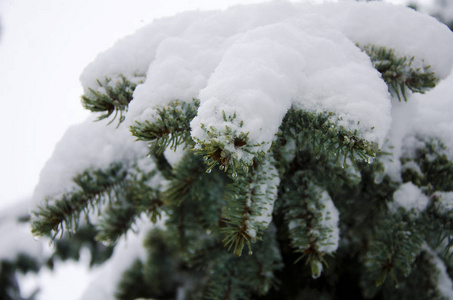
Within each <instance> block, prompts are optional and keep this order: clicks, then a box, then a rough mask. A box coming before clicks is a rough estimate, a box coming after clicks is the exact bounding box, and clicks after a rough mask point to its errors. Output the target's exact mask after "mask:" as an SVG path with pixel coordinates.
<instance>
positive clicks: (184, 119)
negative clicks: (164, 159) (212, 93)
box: [131, 99, 200, 154]
mask: <svg viewBox="0 0 453 300" xmlns="http://www.w3.org/2000/svg"><path fill="white" fill-rule="evenodd" d="M199 106H200V101H199V100H198V99H192V102H183V101H178V100H175V101H173V102H171V103H170V104H169V105H168V106H166V107H158V108H156V115H155V117H154V120H153V121H151V122H150V121H148V120H146V121H145V122H138V121H136V122H135V125H132V126H131V132H132V135H134V136H135V137H137V140H140V141H147V142H151V143H150V148H151V152H155V153H158V154H159V153H163V152H164V151H165V149H167V148H170V149H172V150H176V148H177V147H178V146H180V145H184V147H187V146H189V145H192V144H193V141H192V138H191V136H190V130H191V128H190V121H192V119H193V118H194V117H195V116H196V115H197V110H198V107H199Z"/></svg>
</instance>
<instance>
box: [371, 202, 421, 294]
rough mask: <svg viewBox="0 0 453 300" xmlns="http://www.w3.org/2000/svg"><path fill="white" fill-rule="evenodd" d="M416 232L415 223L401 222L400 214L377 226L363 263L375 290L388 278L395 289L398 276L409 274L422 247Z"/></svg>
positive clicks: (410, 221) (408, 220) (402, 220)
mask: <svg viewBox="0 0 453 300" xmlns="http://www.w3.org/2000/svg"><path fill="white" fill-rule="evenodd" d="M402 211H403V209H400V210H399V212H402ZM416 228H417V226H416V224H415V221H414V220H413V219H412V218H403V215H402V214H393V215H388V216H386V217H385V218H383V219H381V220H380V222H379V223H378V224H376V229H375V233H374V239H372V240H371V241H370V246H369V251H368V253H367V255H366V260H365V267H366V268H367V270H368V272H369V274H370V276H371V277H372V278H374V279H375V284H376V286H380V285H382V284H383V283H384V281H385V280H386V279H387V278H388V277H390V278H391V279H392V280H393V281H394V282H395V283H396V285H398V272H401V273H403V275H404V276H405V277H407V276H408V275H409V274H410V273H411V271H412V265H413V263H414V261H415V258H416V257H417V255H419V254H420V251H421V250H422V246H423V244H424V240H423V237H422V235H421V234H420V232H419V231H418V230H417V229H416Z"/></svg>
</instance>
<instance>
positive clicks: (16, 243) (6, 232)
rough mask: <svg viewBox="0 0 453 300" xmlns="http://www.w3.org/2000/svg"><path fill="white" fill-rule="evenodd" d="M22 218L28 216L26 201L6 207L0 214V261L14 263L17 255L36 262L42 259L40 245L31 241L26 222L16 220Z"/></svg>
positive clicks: (31, 237)
mask: <svg viewBox="0 0 453 300" xmlns="http://www.w3.org/2000/svg"><path fill="white" fill-rule="evenodd" d="M24 216H25V217H27V216H28V201H23V202H19V203H17V204H15V205H12V206H11V207H6V208H5V210H4V211H2V212H0V236H1V246H0V261H2V260H7V261H15V260H16V258H17V256H18V255H19V254H26V255H28V256H30V257H33V258H36V259H38V260H40V258H41V257H42V246H43V245H42V243H40V242H37V241H35V240H34V239H33V236H32V235H31V234H30V225H29V224H28V223H27V222H23V223H21V222H19V220H18V219H19V218H21V217H24Z"/></svg>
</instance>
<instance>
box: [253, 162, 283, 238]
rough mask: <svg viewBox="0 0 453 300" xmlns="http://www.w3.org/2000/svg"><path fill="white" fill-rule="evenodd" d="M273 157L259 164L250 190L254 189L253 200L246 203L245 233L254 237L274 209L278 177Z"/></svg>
mask: <svg viewBox="0 0 453 300" xmlns="http://www.w3.org/2000/svg"><path fill="white" fill-rule="evenodd" d="M274 163H275V161H274V159H273V158H269V157H268V158H267V159H265V160H264V161H263V163H262V164H261V165H260V169H259V174H257V176H258V181H257V182H256V183H255V184H253V185H252V187H251V190H253V191H254V196H255V197H254V199H253V200H254V202H253V203H248V205H251V208H250V211H252V212H253V213H252V214H250V216H249V218H248V220H247V221H246V225H247V234H248V235H249V236H250V237H251V238H252V240H255V239H256V234H257V231H258V228H262V229H266V228H267V227H269V224H270V223H271V221H272V213H273V211H274V202H275V200H277V193H278V185H279V184H280V177H279V176H278V172H277V169H276V168H275V166H274Z"/></svg>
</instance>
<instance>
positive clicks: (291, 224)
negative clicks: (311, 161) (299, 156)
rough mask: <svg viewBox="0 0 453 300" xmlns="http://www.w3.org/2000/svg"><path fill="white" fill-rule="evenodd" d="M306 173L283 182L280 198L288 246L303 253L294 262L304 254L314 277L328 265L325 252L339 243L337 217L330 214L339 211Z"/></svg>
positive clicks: (327, 252) (331, 250)
mask: <svg viewBox="0 0 453 300" xmlns="http://www.w3.org/2000/svg"><path fill="white" fill-rule="evenodd" d="M309 177H310V176H307V174H306V173H304V172H298V173H296V174H294V176H293V178H291V179H290V180H289V181H288V182H286V183H285V190H286V192H285V193H284V194H283V195H282V196H283V197H282V200H283V202H284V204H283V207H284V209H285V220H286V222H287V224H288V228H289V237H290V239H291V246H292V247H294V248H295V252H298V253H301V254H302V255H301V256H300V257H299V258H298V259H297V260H296V262H297V261H299V260H301V259H302V258H305V259H306V264H307V265H310V268H311V272H312V277H313V278H314V279H316V278H318V277H319V276H321V272H322V270H323V265H327V263H326V261H325V258H324V256H325V255H326V254H328V255H332V254H333V252H334V251H335V250H336V249H337V247H338V239H339V229H338V224H336V223H337V222H338V220H335V218H336V217H334V216H331V214H338V212H336V209H335V207H334V206H333V203H332V200H331V199H330V197H329V196H328V194H327V192H323V191H322V189H321V188H319V187H317V186H315V185H314V184H313V183H311V181H310V179H309ZM294 199H298V201H294ZM331 210H335V211H331ZM331 220H334V221H333V222H331Z"/></svg>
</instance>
